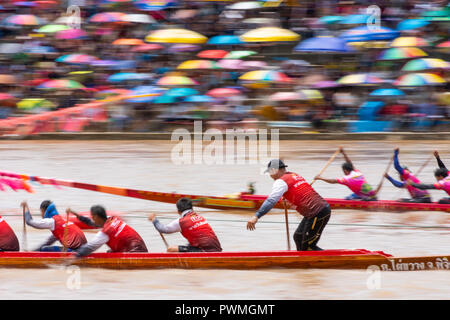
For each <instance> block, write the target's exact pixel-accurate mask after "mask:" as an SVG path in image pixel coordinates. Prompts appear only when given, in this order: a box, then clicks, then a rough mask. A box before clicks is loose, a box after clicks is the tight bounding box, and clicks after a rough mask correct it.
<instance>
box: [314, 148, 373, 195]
mask: <svg viewBox="0 0 450 320" xmlns="http://www.w3.org/2000/svg"><path fill="white" fill-rule="evenodd" d="M339 151H340V152H341V153H342V155H343V156H344V158H345V161H346V162H345V163H344V164H343V165H342V170H343V171H344V174H345V176H344V177H342V178H340V179H326V178H322V177H321V176H316V177H315V178H314V179H315V180H322V181H325V182H327V183H339V184H343V185H345V186H347V187H348V188H349V189H350V190H352V191H353V194H351V195H349V196H348V197H346V198H345V200H365V201H372V200H377V197H376V191H375V190H374V189H373V188H372V186H371V185H370V184H369V183H367V181H366V178H365V177H364V175H363V174H362V173H361V172H360V171H359V170H357V169H355V168H354V166H353V163H352V161H351V160H350V159H349V157H348V156H347V154H346V153H345V152H344V149H343V148H342V147H340V148H339Z"/></svg>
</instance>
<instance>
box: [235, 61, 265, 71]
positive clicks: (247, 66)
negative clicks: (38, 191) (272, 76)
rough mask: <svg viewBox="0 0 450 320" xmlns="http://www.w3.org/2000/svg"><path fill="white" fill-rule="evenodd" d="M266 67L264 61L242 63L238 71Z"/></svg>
mask: <svg viewBox="0 0 450 320" xmlns="http://www.w3.org/2000/svg"><path fill="white" fill-rule="evenodd" d="M265 67H267V62H264V61H242V62H241V64H240V69H244V70H249V69H262V68H265Z"/></svg>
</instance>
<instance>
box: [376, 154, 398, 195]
mask: <svg viewBox="0 0 450 320" xmlns="http://www.w3.org/2000/svg"><path fill="white" fill-rule="evenodd" d="M393 161H394V156H392V157H391V160H390V161H389V164H388V166H387V168H386V170H385V171H384V173H383V175H382V176H381V181H380V183H379V184H378V187H377V188H376V189H375V195H377V194H378V192H379V191H380V190H381V187H382V186H383V182H384V178H385V177H384V176H385V175H386V174H387V173H388V172H389V169H390V168H391V165H392V162H393Z"/></svg>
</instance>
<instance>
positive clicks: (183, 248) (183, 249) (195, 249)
mask: <svg viewBox="0 0 450 320" xmlns="http://www.w3.org/2000/svg"><path fill="white" fill-rule="evenodd" d="M178 252H204V251H203V250H202V249H200V248H198V247H193V246H189V245H187V246H178Z"/></svg>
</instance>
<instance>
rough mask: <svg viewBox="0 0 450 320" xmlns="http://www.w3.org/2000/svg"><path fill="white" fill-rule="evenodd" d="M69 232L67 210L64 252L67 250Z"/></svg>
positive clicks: (67, 213)
mask: <svg viewBox="0 0 450 320" xmlns="http://www.w3.org/2000/svg"><path fill="white" fill-rule="evenodd" d="M68 233H69V212H67V211H66V226H65V228H64V236H63V252H67V249H68V248H67V235H68Z"/></svg>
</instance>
